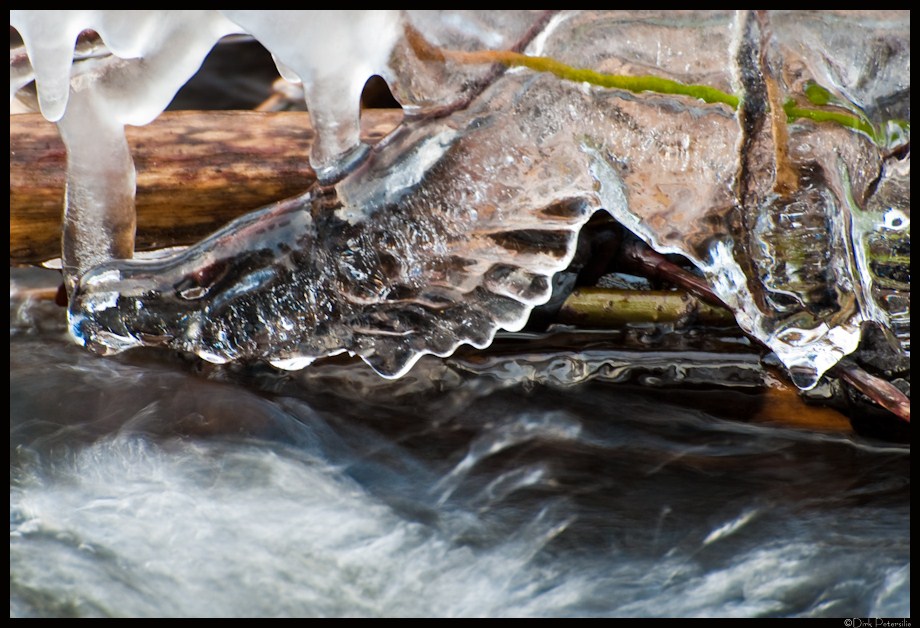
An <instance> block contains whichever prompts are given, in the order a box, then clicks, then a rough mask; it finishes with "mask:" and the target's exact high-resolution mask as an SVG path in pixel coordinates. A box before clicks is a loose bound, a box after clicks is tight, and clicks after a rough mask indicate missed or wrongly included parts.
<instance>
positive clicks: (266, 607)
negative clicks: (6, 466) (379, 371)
mask: <svg viewBox="0 0 920 628" xmlns="http://www.w3.org/2000/svg"><path fill="white" fill-rule="evenodd" d="M17 277H19V276H18V275H17ZM11 279H12V272H11ZM20 285H21V281H17V283H16V285H15V287H16V288H17V289H18V287H19V286H20ZM13 288H14V284H13V282H12V281H11V315H10V320H11V324H10V616H11V617H30V616H41V617H46V616H71V615H78V616H373V617H377V616H437V617H448V616H541V617H555V616H762V615H766V616H777V615H778V616H843V617H858V616H904V617H909V616H910V450H909V448H908V447H903V446H898V445H892V444H887V443H882V442H879V441H872V440H869V439H866V438H861V437H855V436H842V435H828V434H819V433H816V432H809V431H798V430H792V429H788V428H780V427H771V426H767V425H755V424H752V423H747V422H742V421H738V420H724V419H722V418H718V417H717V416H716V415H715V414H713V413H711V412H707V411H703V410H699V409H693V408H692V407H689V406H688V405H687V404H686V403H684V402H685V401H686V400H687V399H688V398H689V395H688V394H687V393H686V392H679V391H675V392H668V390H667V389H657V390H643V389H642V388H639V387H626V386H621V385H613V384H605V383H599V382H594V383H585V384H581V385H577V386H572V387H568V388H551V387H548V386H542V385H516V386H495V385H492V383H491V381H490V378H489V377H488V375H479V376H478V377H474V378H472V379H471V380H469V382H468V383H467V385H465V386H462V387H461V386H456V385H455V382H452V381H451V380H450V379H449V378H447V377H442V379H441V380H440V381H438V382H436V383H432V382H430V381H429V382H428V385H427V388H426V387H425V386H416V389H417V390H416V391H415V392H412V391H411V390H410V391H409V392H407V390H409V389H411V388H412V386H411V385H410V384H408V383H405V382H409V381H412V379H413V377H415V378H416V379H415V381H416V382H419V381H422V380H424V379H425V377H427V376H428V372H427V371H425V370H423V367H425V366H426V364H428V363H426V362H425V361H423V362H421V363H420V364H419V365H418V366H417V367H416V369H414V370H413V371H411V372H410V374H409V376H407V378H404V379H403V380H397V382H394V383H392V384H386V386H381V387H378V388H377V389H373V390H371V389H368V390H364V391H362V390H360V389H356V388H354V387H353V386H352V388H349V382H354V378H350V379H346V378H344V377H341V376H339V375H338V373H339V372H341V373H348V372H352V374H353V369H360V370H361V371H362V372H365V375H367V377H368V379H367V381H374V382H384V381H385V380H380V379H379V378H378V377H377V376H376V375H374V374H373V373H372V372H371V371H370V369H369V368H368V367H366V366H365V365H363V364H360V363H358V364H355V365H351V366H348V367H347V368H344V367H342V366H340V365H335V364H330V365H323V364H316V365H314V366H312V367H310V369H315V370H312V371H311V370H310V369H308V370H307V371H305V373H307V372H310V373H312V374H313V375H312V376H313V379H312V380H310V379H307V378H301V379H300V380H298V381H295V380H290V379H286V378H285V379H278V378H277V376H275V375H271V374H268V373H246V372H243V371H240V372H223V371H217V370H214V371H209V370H205V371H202V370H201V369H202V367H201V365H200V364H199V363H195V362H190V361H183V360H178V359H176V358H175V357H171V356H169V355H167V354H165V353H164V354H159V353H156V352H154V351H153V350H149V349H148V350H141V351H140V352H127V353H125V354H122V355H120V356H116V357H114V358H99V357H96V356H93V355H91V354H89V353H88V352H86V351H85V350H83V349H80V348H79V347H77V346H75V345H73V344H72V342H71V341H70V340H69V339H68V338H67V336H66V329H65V321H64V314H63V310H61V309H57V310H56V309H54V307H53V306H51V305H50V304H47V303H44V304H42V303H39V304H35V303H28V302H25V303H24V302H23V301H22V300H21V298H19V296H20V295H21V293H19V292H16V291H14V290H13ZM14 293H15V296H16V298H15V299H14ZM435 362H438V361H437V360H436V359H434V358H432V359H431V363H432V364H434V363H435ZM438 363H439V362H438ZM206 368H208V369H210V368H213V367H206ZM322 369H326V375H325V376H321V373H322ZM336 369H342V370H341V371H337V370H336ZM349 369H352V371H349ZM431 372H432V373H434V372H435V371H431ZM442 375H443V373H442ZM311 381H312V382H313V383H312V384H311ZM316 382H320V384H317V383H316ZM400 382H402V384H400ZM400 385H401V386H402V388H400ZM387 386H389V388H387ZM439 388H440V389H441V392H438V389H439ZM739 395H740V393H732V392H730V391H729V392H726V393H724V396H723V397H722V399H723V400H726V401H725V402H726V403H729V404H734V403H735V402H737V401H738V400H739V399H740V396H739ZM739 407H741V406H740V405H739ZM739 418H743V417H739Z"/></svg>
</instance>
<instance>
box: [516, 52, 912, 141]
mask: <svg viewBox="0 0 920 628" xmlns="http://www.w3.org/2000/svg"><path fill="white" fill-rule="evenodd" d="M500 60H501V62H502V63H504V64H505V65H507V66H509V67H514V66H520V67H526V68H530V69H531V70H535V71H537V72H549V73H550V74H553V75H555V76H558V77H559V78H562V79H565V80H568V81H575V82H584V83H589V84H591V85H597V86H598V87H605V88H608V89H624V90H627V91H630V92H633V93H637V94H638V93H641V92H652V93H656V94H675V95H679V96H689V97H691V98H697V99H699V100H702V101H703V102H706V103H722V104H724V105H728V106H729V107H731V108H732V109H738V105H739V104H740V102H741V99H740V98H739V97H738V96H736V95H735V94H729V93H728V92H723V91H722V90H720V89H716V88H715V87H710V86H709V85H692V84H687V83H681V82H680V81H674V80H671V79H667V78H663V77H660V76H652V75H645V76H624V75H618V74H604V73H602V72H597V71H595V70H590V69H587V68H574V67H572V66H570V65H566V64H564V63H561V62H559V61H557V60H555V59H553V58H551V57H529V56H527V55H522V54H516V53H511V54H506V55H505V56H503V57H502V58H501V59H500ZM805 97H806V98H808V101H809V102H810V103H812V104H813V105H816V106H820V107H825V106H835V103H836V99H835V98H834V96H833V94H831V92H830V91H828V90H827V89H826V88H824V87H821V86H820V85H818V84H817V83H815V82H810V83H808V85H806V87H805ZM783 110H784V111H785V114H786V117H787V118H788V120H789V121H790V122H794V121H796V120H802V119H806V120H813V121H814V122H830V123H834V124H839V125H841V126H844V127H847V128H849V129H853V130H855V131H859V132H860V133H865V134H866V135H868V136H869V137H870V138H871V139H872V140H873V141H874V142H875V143H876V144H886V143H887V142H885V141H884V140H885V138H883V137H882V133H881V131H880V130H879V129H877V128H875V127H874V126H873V125H872V124H871V123H870V122H869V121H868V120H867V119H865V117H862V116H859V115H856V114H854V113H850V112H847V111H839V110H837V111H833V110H827V109H811V108H807V107H799V106H797V105H796V103H795V101H793V100H792V99H790V100H788V101H786V103H785V105H784V106H783ZM893 122H894V123H895V124H896V125H897V126H898V128H899V129H902V130H903V131H905V132H907V133H910V123H909V122H905V121H903V120H895V121H893Z"/></svg>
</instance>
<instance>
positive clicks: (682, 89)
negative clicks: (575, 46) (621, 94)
mask: <svg viewBox="0 0 920 628" xmlns="http://www.w3.org/2000/svg"><path fill="white" fill-rule="evenodd" d="M505 63H506V64H507V65H510V66H524V67H527V68H530V69H531V70H536V71H537V72H549V73H551V74H554V75H556V76H558V77H559V78H563V79H566V80H569V81H576V82H585V83H590V84H591V85H597V86H599V87H606V88H609V89H625V90H627V91H630V92H634V93H637V94H638V93H640V92H654V93H656V94H678V95H681V96H690V97H691V98H698V99H700V100H702V101H703V102H707V103H723V104H726V105H728V106H729V107H731V108H732V109H737V108H738V103H739V99H738V97H737V96H735V95H734V94H729V93H727V92H723V91H722V90H719V89H716V88H714V87H710V86H708V85H688V84H686V83H681V82H680V81H673V80H671V79H666V78H662V77H660V76H622V75H617V74H603V73H601V72H596V71H594V70H589V69H585V68H573V67H572V66H569V65H565V64H564V63H560V62H559V61H556V60H555V59H552V58H550V57H527V56H524V55H520V56H515V57H513V58H510V59H508V60H506V61H505Z"/></svg>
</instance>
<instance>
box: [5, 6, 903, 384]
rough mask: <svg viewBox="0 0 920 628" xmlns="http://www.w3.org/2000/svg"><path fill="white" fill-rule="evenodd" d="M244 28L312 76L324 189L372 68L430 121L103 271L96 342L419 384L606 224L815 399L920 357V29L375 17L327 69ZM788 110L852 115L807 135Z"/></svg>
mask: <svg viewBox="0 0 920 628" xmlns="http://www.w3.org/2000/svg"><path fill="white" fill-rule="evenodd" d="M228 15H230V17H231V18H233V19H234V20H236V21H237V23H238V24H240V25H241V26H242V27H243V28H247V29H251V30H252V31H253V33H254V34H255V35H256V37H259V38H262V39H263V40H264V41H263V43H265V44H266V46H267V47H268V48H269V49H270V50H272V52H273V53H274V54H275V56H276V58H277V59H278V60H279V61H280V62H281V64H282V65H284V66H286V67H287V68H289V69H291V70H292V71H293V72H295V73H296V74H297V75H298V77H299V78H300V79H301V80H304V82H305V86H306V90H305V91H306V93H307V99H308V102H309V103H311V107H313V108H314V116H319V118H318V123H319V124H318V129H319V131H320V134H321V139H320V140H319V141H318V147H319V148H318V150H319V153H314V157H316V158H317V160H318V163H319V164H320V165H321V166H322V167H323V168H324V167H326V166H327V165H328V167H329V168H332V169H333V170H337V171H338V172H341V171H344V170H347V169H349V168H352V169H354V167H355V161H356V158H355V155H356V154H358V153H356V152H355V151H361V149H360V146H359V144H358V142H357V137H356V134H355V133H354V122H355V120H356V117H355V116H356V111H357V98H356V96H355V94H356V93H359V92H360V85H363V80H362V77H364V78H366V75H368V73H375V72H376V73H380V74H382V75H383V76H385V77H386V78H387V79H388V81H390V82H391V84H392V86H393V91H394V94H395V95H396V96H397V98H400V99H401V100H402V101H403V102H404V103H405V104H407V106H408V107H409V113H410V115H409V116H407V120H406V122H405V123H404V126H403V128H401V129H400V130H399V131H398V132H397V133H396V134H395V135H394V136H392V137H391V138H389V139H387V140H386V141H384V142H383V143H382V144H381V145H380V146H378V147H377V148H375V149H374V150H373V151H371V152H370V154H369V156H367V157H366V158H364V159H365V160H364V162H363V164H361V165H360V166H359V167H357V168H356V169H354V170H353V172H351V174H348V175H347V176H346V177H345V178H344V179H342V180H341V181H340V182H339V183H337V184H336V185H335V186H331V187H326V188H323V189H314V190H313V191H311V192H310V193H308V194H307V195H305V196H304V197H302V198H300V199H294V200H291V201H287V202H284V203H281V204H279V205H278V206H275V207H273V208H269V209H266V210H264V211H263V212H261V213H260V214H258V215H255V216H250V217H247V218H244V219H241V220H240V221H237V222H236V223H234V224H232V225H230V226H229V227H227V228H226V229H224V230H223V231H221V232H220V233H219V234H217V235H215V236H213V237H211V238H209V239H208V240H206V241H204V242H203V243H201V244H199V245H197V246H196V247H193V248H192V249H190V250H189V251H187V252H185V253H183V254H181V255H179V256H177V257H175V258H173V259H171V260H168V261H158V262H150V263H140V262H110V263H104V264H100V265H98V266H96V267H95V268H93V269H92V270H90V271H89V272H87V273H86V274H85V275H84V276H83V277H82V280H81V282H80V285H79V287H78V289H77V292H76V294H75V295H74V296H75V298H74V299H73V305H72V308H71V319H72V329H73V333H74V335H75V336H76V337H77V338H78V339H79V340H80V341H81V342H83V343H86V344H89V345H91V346H95V347H97V348H100V349H102V350H104V351H111V350H116V351H117V350H122V349H125V348H128V347H131V346H137V345H142V344H165V345H168V346H171V347H174V348H177V349H182V350H186V351H192V352H195V353H197V354H199V355H201V356H202V357H205V358H206V359H209V360H212V361H226V360H235V359H254V358H258V359H268V360H271V361H273V363H275V364H277V365H280V366H284V367H288V368H300V367H302V366H305V365H306V364H308V363H309V362H310V361H311V360H313V359H314V358H316V357H320V356H323V355H330V354H334V353H337V352H342V351H348V352H351V353H355V354H357V355H360V356H361V357H362V358H364V359H365V360H366V361H367V362H368V363H370V364H371V365H372V366H373V367H374V368H375V369H377V370H378V371H379V372H381V373H384V374H386V375H391V376H395V375H400V374H402V373H404V372H405V371H406V370H407V369H408V368H409V366H411V364H412V363H413V362H414V361H415V360H416V359H418V357H419V356H421V355H423V354H425V353H434V354H437V355H444V354H447V353H450V352H451V351H453V350H454V348H455V347H456V346H457V345H458V344H459V343H463V342H467V343H471V344H473V345H475V346H483V345H485V344H487V343H489V342H490V341H491V339H492V335H493V334H494V332H495V330H496V329H498V328H505V329H512V330H513V329H518V328H520V327H521V326H522V325H523V324H524V322H525V321H526V317H527V315H528V313H529V311H530V308H531V307H533V306H534V305H537V304H540V303H542V302H544V301H545V300H546V299H547V298H549V279H550V278H551V276H552V275H553V274H554V273H555V272H557V271H559V270H562V269H563V268H564V267H565V266H566V264H567V263H568V262H569V260H570V259H571V255H572V252H573V246H574V240H575V237H576V235H577V231H578V229H579V228H580V226H581V225H582V224H583V223H584V222H585V221H586V220H587V218H588V217H589V216H590V214H591V213H592V212H593V211H594V210H597V209H602V208H603V209H606V210H607V211H609V212H611V213H612V214H613V215H614V216H615V217H616V218H617V219H618V220H619V221H620V222H622V223H623V224H624V225H625V226H627V227H628V228H629V229H631V230H632V231H634V232H635V233H636V234H638V235H639V236H640V237H642V238H643V239H645V240H646V241H647V242H648V243H649V244H651V245H652V246H653V247H654V248H656V249H657V250H659V251H661V252H669V253H679V254H681V255H684V256H685V257H687V258H688V259H689V260H691V261H692V262H693V263H695V264H696V265H697V266H698V267H699V268H700V269H701V270H702V271H703V272H704V274H705V276H706V277H707V279H708V280H709V281H710V283H711V284H712V286H713V288H714V289H715V291H716V292H717V293H718V294H719V296H720V297H721V298H722V299H723V300H724V301H725V302H726V303H727V304H728V305H729V306H730V307H731V308H732V309H733V311H734V312H735V314H736V317H737V320H738V322H739V324H740V325H741V327H742V328H744V329H745V330H746V331H748V332H750V333H751V334H753V335H754V336H756V337H757V338H759V339H760V340H761V341H763V342H764V343H765V344H766V345H768V346H769V347H770V348H771V349H772V350H774V351H775V352H776V354H777V355H778V356H779V358H780V359H781V360H782V361H783V362H784V363H785V364H786V366H787V367H788V368H789V369H790V371H791V373H792V376H793V379H794V380H795V381H796V383H797V384H798V385H800V386H801V387H804V388H808V387H811V386H813V385H814V384H815V383H816V382H817V380H818V378H819V377H820V376H821V374H822V373H823V372H825V371H826V370H827V369H828V368H830V367H832V366H833V365H834V364H836V362H837V361H838V360H839V359H840V358H841V357H843V356H844V355H846V354H848V353H850V352H852V351H853V350H855V348H856V346H857V344H858V342H859V338H860V328H861V326H862V325H863V324H864V323H866V322H867V321H874V322H876V323H878V324H881V325H883V326H885V327H886V328H891V329H892V330H893V331H894V332H895V334H896V335H897V338H898V340H899V341H900V343H901V348H902V349H903V350H905V351H909V342H910V341H909V309H910V308H909V299H910V296H909V224H910V218H909V216H910V204H909V188H910V183H909V179H910V177H909V170H910V150H909V119H910V107H909V94H910V89H909V87H910V86H909V68H910V25H909V13H906V12H894V13H891V12H877V13H859V14H846V13H839V12H837V13H825V12H821V13H809V12H804V13H801V12H799V13H773V14H758V15H754V14H750V13H747V12H741V13H738V14H736V13H732V12H713V13H709V12H687V13H676V14H675V13H672V12H667V13H656V12H638V13H636V12H583V11H578V12H564V13H560V14H558V15H556V16H555V17H553V18H552V19H551V20H541V18H539V17H537V16H535V15H531V14H528V13H524V12H519V13H510V14H500V15H498V16H496V17H492V18H490V17H486V16H485V15H477V14H475V13H472V14H470V13H463V12H450V13H445V14H440V15H438V14H422V13H419V14H399V15H396V14H391V13H379V14H368V15H362V16H361V17H360V19H358V18H354V17H350V18H349V19H348V20H347V21H349V22H353V24H348V25H345V24H343V23H342V22H335V23H334V24H331V25H330V27H329V29H325V30H328V31H329V32H330V33H331V34H332V35H333V36H334V34H335V33H347V37H346V39H347V41H348V42H351V43H349V44H348V46H347V47H346V49H347V51H346V52H342V53H341V54H342V56H341V57H337V58H335V59H334V60H331V61H330V60H326V61H324V60H323V58H321V57H322V52H323V51H324V50H328V47H324V46H322V45H318V44H321V43H322V42H323V39H322V36H320V38H319V39H317V40H316V42H311V43H310V44H304V45H292V41H291V37H293V35H291V34H290V33H288V32H286V31H287V29H288V28H289V26H290V24H293V21H292V18H290V17H289V16H287V15H285V14H280V13H279V14H277V15H263V16H257V15H253V14H249V13H246V14H240V13H234V12H231V13H228ZM300 17H303V15H301V16H300ZM528 25H530V26H533V25H537V26H538V27H539V28H537V30H536V31H535V32H531V31H530V30H528ZM409 26H411V27H412V28H409ZM413 29H416V31H417V32H421V34H422V35H423V36H424V37H426V38H427V39H428V40H429V43H430V44H432V45H433V46H443V47H449V48H452V49H462V50H467V51H469V50H476V49H479V48H492V49H503V48H509V47H513V45H515V44H517V45H521V44H522V38H523V43H526V42H528V41H529V42H530V44H529V48H527V50H526V52H527V53H528V54H530V55H539V56H548V57H551V58H553V59H555V60H557V61H560V62H562V63H564V64H568V65H569V66H572V67H576V68H590V69H592V70H595V71H597V72H602V73H606V74H616V75H627V76H642V75H653V76H656V77H660V78H664V79H670V80H676V81H680V82H682V83H685V84H694V85H706V86H709V87H712V88H715V89H717V90H721V91H723V92H726V93H730V94H737V95H738V96H739V97H740V101H741V104H740V106H739V107H738V109H737V110H736V109H735V108H734V107H733V106H731V105H730V104H726V103H721V102H704V101H703V100H699V99H697V98H695V97H694V96H693V95H679V94H666V93H656V92H655V91H644V92H641V93H634V92H631V91H625V90H621V89H613V88H609V87H602V86H599V85H592V84H589V83H588V82H576V81H572V80H568V79H566V78H560V77H558V76H554V75H552V74H549V73H538V72H534V71H533V70H530V69H521V68H519V69H515V70H510V71H507V72H505V73H504V74H501V75H495V70H494V68H493V67H492V66H491V65H490V64H488V63H483V62H479V63H468V62H467V63H464V62H460V61H458V60H457V58H456V57H448V58H438V57H437V54H431V53H430V50H429V53H424V50H425V49H420V48H419V46H418V45H417V44H418V42H417V41H416V40H414V39H413V33H414V32H416V31H414V30H413ZM854 29H855V30H854ZM317 30H320V31H322V30H324V29H317ZM371 32H373V33H374V37H370V36H363V35H367V34H368V33H371ZM841 33H846V34H845V35H842V34H841ZM854 33H855V34H854ZM24 36H25V37H26V38H27V39H32V38H34V37H35V35H33V34H32V33H30V32H29V33H26V34H25V35H24ZM43 36H45V37H52V36H50V35H47V34H44V35H43ZM343 37H345V35H343ZM52 38H53V37H52ZM103 38H104V36H103ZM317 55H318V56H317ZM354 55H357V56H354ZM58 56H60V55H58ZM333 61H334V63H333ZM330 64H331V65H330ZM33 65H35V64H34V63H33ZM60 65H61V64H60V63H59V64H57V65H56V66H54V67H57V68H58V69H60ZM340 67H341V68H348V70H347V71H346V70H342V71H341V72H338V73H336V72H331V73H330V72H329V71H328V70H329V69H330V68H340ZM58 73H60V72H58ZM37 75H38V73H37ZM305 77H307V78H305ZM39 78H40V77H39ZM13 80H14V77H13V73H12V70H11V89H12V84H13ZM17 80H19V79H17ZM38 89H39V92H40V93H41V91H42V89H43V87H42V81H41V80H39V81H38ZM356 90H357V91H356ZM659 91H660V90H659ZM48 98H49V99H50V100H53V99H52V98H51V97H50V96H49V97H48ZM323 99H329V100H323ZM58 100H60V99H59V98H58ZM349 101H351V105H349V104H348V103H349ZM787 104H789V106H793V107H798V109H799V110H810V111H816V110H817V111H822V112H825V113H827V112H831V113H835V114H848V115H849V118H847V116H843V118H841V117H839V116H838V117H837V118H830V117H828V116H824V117H823V118H820V117H819V119H817V120H816V119H809V115H807V114H790V116H789V117H790V120H788V121H787V120H786V116H785V115H780V114H778V110H779V108H780V107H782V106H784V105H787ZM787 111H790V110H787ZM774 113H775V114H777V115H774ZM841 119H844V120H860V121H861V122H860V123H858V124H854V125H850V126H856V127H857V128H850V126H847V125H845V124H843V123H841V122H840V120H841ZM361 154H363V152H361ZM360 156H361V155H358V159H360ZM342 160H345V162H347V163H345V162H343V161H342ZM321 169H322V168H321ZM905 251H906V255H905ZM110 257H111V256H110ZM905 268H906V271H905ZM905 272H906V277H905ZM905 279H906V281H905Z"/></svg>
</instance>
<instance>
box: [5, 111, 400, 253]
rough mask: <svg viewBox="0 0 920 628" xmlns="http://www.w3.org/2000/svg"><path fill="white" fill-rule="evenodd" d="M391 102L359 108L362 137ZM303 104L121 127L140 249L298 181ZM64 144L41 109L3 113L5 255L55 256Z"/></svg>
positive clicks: (184, 239) (391, 120) (185, 236)
mask: <svg viewBox="0 0 920 628" xmlns="http://www.w3.org/2000/svg"><path fill="white" fill-rule="evenodd" d="M401 119H402V111H401V110H398V109H366V110H365V111H364V112H363V114H362V120H361V133H362V138H363V139H364V140H365V141H367V142H369V143H372V144H373V143H376V142H378V141H380V139H382V138H383V137H384V136H385V135H386V134H387V133H389V132H390V131H391V130H392V129H394V128H395V127H396V126H397V125H398V124H399V122H400V120H401ZM313 135H314V133H313V129H312V126H311V124H310V116H309V114H308V113H305V112H299V111H289V112H257V111H176V112H166V113H164V114H162V115H161V116H160V117H159V118H158V119H157V120H155V121H154V122H152V123H150V124H149V125H147V126H143V127H131V126H129V127H127V138H128V143H129V145H130V147H131V152H132V154H133V155H134V162H135V167H136V169H137V200H136V205H137V244H136V246H137V249H138V250H151V249H157V248H162V247H165V246H179V245H186V244H191V243H193V242H196V241H198V240H200V239H201V238H203V237H205V236H207V235H208V234H210V233H211V232H213V231H215V230H216V229H218V228H219V227H221V226H222V225H224V224H226V223H227V222H229V221H230V220H232V219H234V218H236V217H238V216H240V215H242V214H245V213H247V212H250V211H252V210H254V209H256V208H258V207H261V206H263V205H267V204H269V203H272V202H274V201H278V200H281V199H284V198H288V197H290V196H293V195H295V194H299V193H301V192H303V191H305V190H306V189H307V188H309V187H310V185H312V183H313V182H314V181H315V179H316V176H315V173H314V172H313V169H312V168H310V166H309V164H308V162H307V155H308V154H309V152H310V145H311V143H312V141H313ZM65 166H66V151H65V149H64V144H63V142H62V141H61V139H60V137H59V135H58V131H57V128H56V126H55V125H54V124H52V123H50V122H47V121H46V120H45V119H44V118H42V117H41V115H39V114H22V115H15V116H10V264H34V263H40V262H42V261H45V260H48V259H53V258H56V257H59V256H60V249H61V216H62V211H63V206H64V183H65V178H66V177H65Z"/></svg>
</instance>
